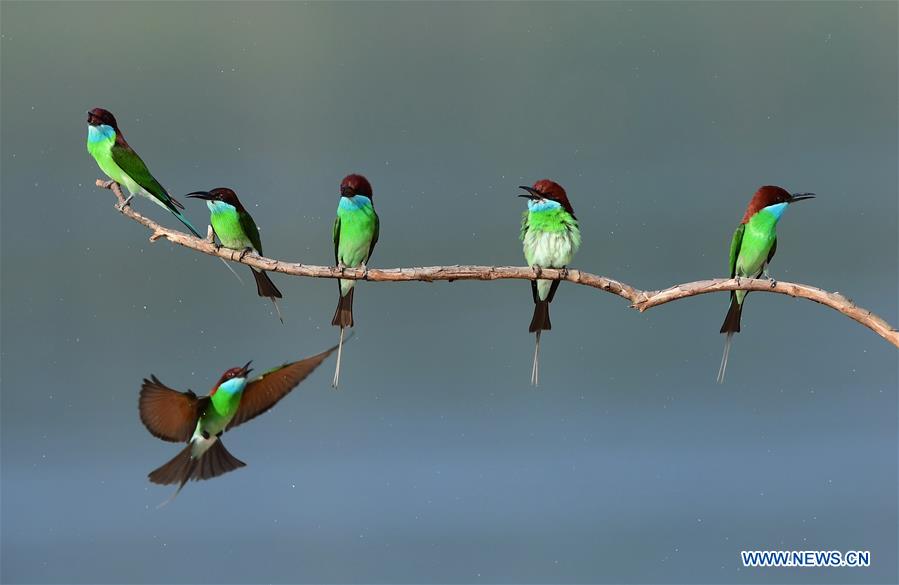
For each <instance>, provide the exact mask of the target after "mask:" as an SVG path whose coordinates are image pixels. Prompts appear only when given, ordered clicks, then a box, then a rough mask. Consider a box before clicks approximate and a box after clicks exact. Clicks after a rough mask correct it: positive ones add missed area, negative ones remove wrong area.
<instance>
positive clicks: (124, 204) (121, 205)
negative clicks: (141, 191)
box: [110, 181, 134, 211]
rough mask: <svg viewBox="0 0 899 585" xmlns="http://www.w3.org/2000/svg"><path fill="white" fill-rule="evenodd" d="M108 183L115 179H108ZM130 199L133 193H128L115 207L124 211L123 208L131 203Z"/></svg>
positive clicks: (132, 197)
mask: <svg viewBox="0 0 899 585" xmlns="http://www.w3.org/2000/svg"><path fill="white" fill-rule="evenodd" d="M110 183H115V181H110ZM132 199H134V195H129V196H128V197H127V198H126V199H125V200H124V201H122V202H121V203H119V204H118V205H116V209H118V210H119V211H125V208H126V207H129V206H130V205H131V200H132Z"/></svg>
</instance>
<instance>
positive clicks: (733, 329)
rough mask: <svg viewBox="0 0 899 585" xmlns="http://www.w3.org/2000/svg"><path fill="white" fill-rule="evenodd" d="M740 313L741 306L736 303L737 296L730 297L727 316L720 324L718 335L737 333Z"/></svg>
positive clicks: (741, 310)
mask: <svg viewBox="0 0 899 585" xmlns="http://www.w3.org/2000/svg"><path fill="white" fill-rule="evenodd" d="M742 312H743V305H742V304H740V303H739V302H737V295H731V297H730V309H728V310H727V316H726V317H725V318H724V323H722V324H721V331H720V333H739V332H740V314H741V313H742Z"/></svg>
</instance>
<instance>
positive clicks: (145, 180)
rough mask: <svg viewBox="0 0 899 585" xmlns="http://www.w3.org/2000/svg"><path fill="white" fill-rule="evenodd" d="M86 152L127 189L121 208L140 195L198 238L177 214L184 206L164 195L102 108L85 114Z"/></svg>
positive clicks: (195, 232)
mask: <svg viewBox="0 0 899 585" xmlns="http://www.w3.org/2000/svg"><path fill="white" fill-rule="evenodd" d="M87 151H88V152H89V153H91V156H93V157H94V160H96V161H97V165H99V166H100V170H101V171H103V172H104V173H106V176H107V177H109V178H110V179H112V180H113V181H115V182H116V183H118V184H119V185H122V186H124V187H125V188H126V189H128V193H129V194H130V195H129V196H128V199H126V200H125V202H124V203H123V204H122V207H125V206H126V205H128V204H129V203H131V199H132V198H133V197H134V196H135V195H143V196H144V197H146V198H147V199H149V200H150V201H152V202H154V203H156V204H157V205H159V206H160V207H162V208H163V209H166V210H167V211H169V212H171V213H172V215H174V216H175V217H177V218H178V221H180V222H181V223H183V224H184V226H185V227H186V228H187V229H189V230H190V231H191V233H193V235H195V236H197V237H198V238H201V237H202V236H201V235H200V234H199V232H197V230H196V229H194V226H192V225H191V223H190V222H189V221H188V220H187V218H186V217H184V215H183V214H182V213H181V211H180V210H181V209H184V206H183V205H181V204H180V203H179V202H178V201H176V200H175V198H174V197H172V196H171V195H169V194H168V192H167V191H166V190H165V188H164V187H163V186H162V185H160V184H159V181H157V180H156V178H155V177H153V175H151V174H150V170H149V169H148V168H147V165H146V164H144V161H142V160H141V158H140V157H139V156H137V153H136V152H134V149H132V148H131V146H129V144H128V142H127V141H126V140H125V136H124V134H122V131H121V130H119V125H118V123H116V119H115V116H113V115H112V114H111V113H110V112H109V111H107V110H104V109H103V108H94V109H93V110H91V111H89V112H88V113H87Z"/></svg>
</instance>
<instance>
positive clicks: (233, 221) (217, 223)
mask: <svg viewBox="0 0 899 585" xmlns="http://www.w3.org/2000/svg"><path fill="white" fill-rule="evenodd" d="M188 197H190V198H193V199H202V200H204V201H206V206H207V207H208V208H209V223H211V224H212V230H213V231H214V232H215V235H216V236H218V239H219V241H220V242H221V243H222V245H223V246H224V247H226V248H229V249H231V250H246V251H250V252H254V253H256V254H258V255H259V256H262V240H261V239H260V238H259V228H257V227H256V222H255V221H253V218H252V216H250V214H249V212H248V211H247V210H246V208H244V206H243V205H242V204H241V202H240V199H238V198H237V193H235V192H234V191H232V190H231V189H228V188H227V187H218V188H215V189H212V190H211V191H196V192H194V193H191V194H189V195H188ZM223 260H224V259H223ZM225 265H226V266H227V262H226V263H225ZM228 268H231V267H230V266H228ZM250 270H251V271H252V272H253V278H255V279H256V293H257V294H258V295H259V296H260V297H268V298H270V299H271V301H272V303H273V304H274V305H275V310H276V311H277V312H278V319H280V320H281V323H283V322H284V319H282V318H281V309H279V308H278V302H277V300H276V299H280V298H282V297H281V291H279V290H278V287H276V286H275V283H273V282H272V280H271V279H270V278H269V277H268V274H266V273H265V271H264V270H257V269H255V268H253V267H250ZM235 275H236V273H235ZM238 278H240V277H238Z"/></svg>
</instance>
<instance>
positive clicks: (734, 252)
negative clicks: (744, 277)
mask: <svg viewBox="0 0 899 585" xmlns="http://www.w3.org/2000/svg"><path fill="white" fill-rule="evenodd" d="M745 229H746V224H743V223H741V224H740V227H738V228H737V229H736V231H734V237H733V239H732V240H731V241H730V264H729V266H730V277H731V278H733V277H734V276H736V274H737V257H738V256H739V255H740V244H742V243H743V231H744V230H745Z"/></svg>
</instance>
